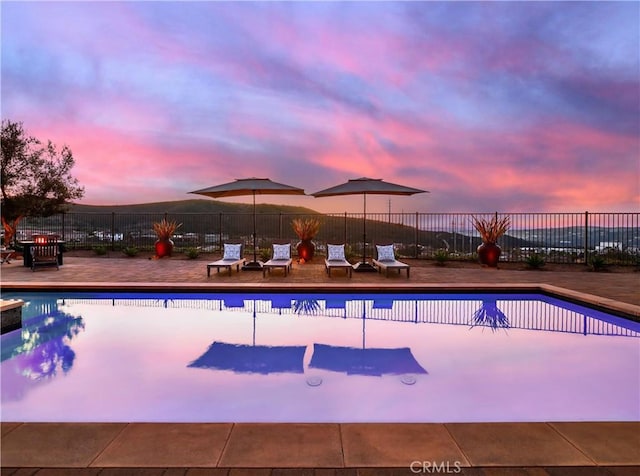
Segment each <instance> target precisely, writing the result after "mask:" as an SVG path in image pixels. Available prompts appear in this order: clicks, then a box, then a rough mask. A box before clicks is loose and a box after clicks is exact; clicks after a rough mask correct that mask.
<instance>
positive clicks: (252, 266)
mask: <svg viewBox="0 0 640 476" xmlns="http://www.w3.org/2000/svg"><path fill="white" fill-rule="evenodd" d="M242 269H243V271H262V263H260V262H259V261H258V250H257V249H256V191H255V190H253V261H252V262H251V263H247V264H245V265H244V266H243V267H242Z"/></svg>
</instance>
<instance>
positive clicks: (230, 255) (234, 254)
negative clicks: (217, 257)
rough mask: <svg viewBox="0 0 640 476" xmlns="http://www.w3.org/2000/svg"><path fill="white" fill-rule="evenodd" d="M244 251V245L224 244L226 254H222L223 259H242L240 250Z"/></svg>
mask: <svg viewBox="0 0 640 476" xmlns="http://www.w3.org/2000/svg"><path fill="white" fill-rule="evenodd" d="M241 249H242V245H241V244H238V245H232V244H229V243H225V244H224V253H223V254H222V259H232V260H236V259H240V250H241Z"/></svg>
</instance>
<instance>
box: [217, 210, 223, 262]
mask: <svg viewBox="0 0 640 476" xmlns="http://www.w3.org/2000/svg"><path fill="white" fill-rule="evenodd" d="M218 231H219V232H220V235H219V238H220V239H219V240H218V246H219V249H218V251H220V252H222V212H219V213H218Z"/></svg>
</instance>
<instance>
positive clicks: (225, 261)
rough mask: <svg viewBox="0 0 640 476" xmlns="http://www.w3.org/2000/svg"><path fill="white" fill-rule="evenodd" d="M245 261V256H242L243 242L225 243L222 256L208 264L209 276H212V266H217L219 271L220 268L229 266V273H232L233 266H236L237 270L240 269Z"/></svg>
mask: <svg viewBox="0 0 640 476" xmlns="http://www.w3.org/2000/svg"><path fill="white" fill-rule="evenodd" d="M245 261H246V260H245V258H243V257H242V244H241V243H225V244H224V250H223V253H222V258H221V259H219V260H218V261H214V262H212V263H208V264H207V277H208V276H211V268H216V271H217V272H218V273H219V272H220V268H227V269H228V270H229V274H231V268H233V267H234V266H235V267H236V271H240V265H242V264H244V263H245Z"/></svg>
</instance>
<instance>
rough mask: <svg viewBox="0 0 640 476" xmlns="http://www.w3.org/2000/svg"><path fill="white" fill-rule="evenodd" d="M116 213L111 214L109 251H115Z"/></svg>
mask: <svg viewBox="0 0 640 476" xmlns="http://www.w3.org/2000/svg"><path fill="white" fill-rule="evenodd" d="M115 239H116V212H111V251H114V250H115V249H116V245H115Z"/></svg>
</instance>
